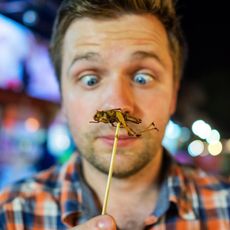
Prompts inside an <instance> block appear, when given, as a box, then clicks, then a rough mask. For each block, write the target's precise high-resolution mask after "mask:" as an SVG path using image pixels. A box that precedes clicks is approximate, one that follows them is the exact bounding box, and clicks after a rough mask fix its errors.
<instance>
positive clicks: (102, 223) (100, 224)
mask: <svg viewBox="0 0 230 230" xmlns="http://www.w3.org/2000/svg"><path fill="white" fill-rule="evenodd" d="M69 230H116V223H115V221H114V219H113V218H112V217H111V216H108V215H101V216H97V217H94V218H92V219H90V220H89V221H87V222H85V223H84V224H81V225H78V226H76V227H74V228H71V229H69Z"/></svg>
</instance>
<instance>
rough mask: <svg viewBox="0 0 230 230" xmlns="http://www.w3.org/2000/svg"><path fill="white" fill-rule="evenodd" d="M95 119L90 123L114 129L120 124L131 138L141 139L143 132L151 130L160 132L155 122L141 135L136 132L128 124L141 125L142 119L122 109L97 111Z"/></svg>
mask: <svg viewBox="0 0 230 230" xmlns="http://www.w3.org/2000/svg"><path fill="white" fill-rule="evenodd" d="M93 119H94V121H90V123H99V122H103V123H110V124H111V125H112V126H114V127H116V125H115V124H117V123H120V124H121V128H125V129H126V131H127V133H128V135H129V136H135V137H140V136H141V134H142V133H143V132H146V131H149V130H154V129H155V130H157V131H159V130H158V128H157V127H156V126H155V124H154V122H152V123H151V124H150V125H149V126H148V127H147V128H146V129H144V130H142V131H140V132H139V133H137V132H135V131H134V130H133V129H132V128H130V127H129V126H128V124H127V122H131V123H135V124H140V123H141V119H140V118H136V117H134V116H132V115H130V114H129V112H127V111H124V112H123V111H122V110H121V109H120V108H119V109H110V110H101V111H97V113H96V114H95V115H94V117H93Z"/></svg>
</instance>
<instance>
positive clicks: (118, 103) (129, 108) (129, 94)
mask: <svg viewBox="0 0 230 230" xmlns="http://www.w3.org/2000/svg"><path fill="white" fill-rule="evenodd" d="M104 97H105V98H104V104H103V109H104V110H107V109H118V108H120V109H122V110H123V111H126V112H130V113H133V111H134V102H135V100H134V95H133V91H132V86H131V85H130V83H129V82H128V81H127V80H125V79H124V78H117V79H116V80H114V81H111V82H110V84H109V85H108V86H107V88H106V91H105V94H104Z"/></svg>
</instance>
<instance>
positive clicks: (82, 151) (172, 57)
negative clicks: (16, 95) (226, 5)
mask: <svg viewBox="0 0 230 230" xmlns="http://www.w3.org/2000/svg"><path fill="white" fill-rule="evenodd" d="M51 54H52V59H53V62H54V66H55V69H56V73H57V76H58V78H59V81H60V88H61V92H62V106H63V109H64V111H65V114H66V117H67V119H68V124H69V127H70V130H71V133H72V135H73V138H74V140H75V142H76V145H77V147H78V149H79V154H78V153H75V154H73V156H72V158H71V159H70V161H69V162H67V164H66V165H64V166H62V167H55V168H52V169H50V170H48V171H46V172H44V173H41V174H39V175H37V176H36V177H35V178H31V179H29V180H27V181H24V182H19V184H16V185H15V186H13V187H12V188H9V189H8V190H6V191H5V192H4V193H3V194H1V195H0V205H1V208H0V226H1V228H2V229H30V230H31V229H32V230H35V229H49V230H51V229H67V228H71V229H75V230H83V229H89V230H90V229H110V230H114V229H122V230H130V229H132V230H140V229H195V230H197V229H202V230H203V229H223V230H225V229H226V230H227V229H229V228H230V223H229V219H230V195H229V191H230V186H229V184H227V183H224V182H219V181H218V180H217V179H215V178H214V177H209V176H207V175H206V174H205V173H203V172H200V171H199V170H195V169H191V168H185V167H182V166H180V165H178V164H177V163H176V162H174V160H173V159H171V157H170V156H169V155H168V154H167V153H166V151H165V150H164V149H163V148H162V145H161V142H162V138H163V135H164V131H165V127H166V125H167V123H168V121H169V118H170V116H171V115H172V114H173V113H174V111H175V107H176V101H177V91H178V87H179V82H180V75H181V72H182V67H183V39H182V36H181V32H180V26H179V22H178V19H177V17H176V14H175V9H174V5H173V1H170V0H130V1H129V0H103V1H102V0H98V1H96V0H79V1H77V0H67V1H64V2H63V4H62V5H61V7H60V10H59V12H58V16H57V19H56V23H55V27H54V32H53V37H52V41H51ZM116 108H121V109H122V111H124V112H128V113H129V114H130V115H132V116H135V117H139V118H141V119H142V125H141V126H140V125H132V123H128V124H129V125H130V127H132V128H133V129H136V128H137V127H138V130H142V129H144V128H145V127H147V126H148V125H149V124H150V123H151V122H154V123H155V124H156V126H157V128H158V129H159V131H156V130H153V131H148V132H145V133H143V135H142V136H141V137H130V136H128V134H127V132H126V130H125V129H120V135H119V141H118V146H117V157H116V159H115V165H114V174H113V175H114V177H113V180H112V188H111V192H110V198H109V204H108V208H107V213H108V214H109V215H100V213H101V206H102V203H103V199H104V193H105V187H106V182H107V173H108V170H109V164H110V158H111V151H112V146H113V140H114V132H115V127H112V126H110V125H108V124H104V123H98V124H92V123H90V121H92V119H93V116H94V115H95V113H96V111H97V110H110V109H116ZM139 126H140V127H139Z"/></svg>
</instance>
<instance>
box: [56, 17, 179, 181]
mask: <svg viewBox="0 0 230 230" xmlns="http://www.w3.org/2000/svg"><path fill="white" fill-rule="evenodd" d="M62 64H63V65H62V82H61V84H62V94H63V107H64V110H65V113H66V116H67V118H68V122H69V126H70V129H71V132H72V134H73V138H74V140H75V142H76V144H77V146H78V149H79V150H80V152H81V154H82V155H83V156H84V157H85V159H87V161H88V162H90V164H92V165H93V166H95V167H96V168H97V169H99V170H100V171H102V172H107V171H108V168H109V163H110V157H111V151H112V147H113V139H114V133H115V128H114V127H112V126H111V125H109V124H104V123H98V124H95V123H89V122H90V121H92V120H93V116H94V114H95V113H96V111H97V110H108V109H117V108H121V109H123V110H125V111H128V112H129V113H130V114H131V115H133V116H136V117H138V118H141V119H142V123H141V125H135V124H131V123H128V124H129V125H130V126H131V127H132V128H133V129H134V130H142V129H144V128H145V127H147V126H148V125H149V124H150V123H151V122H154V123H155V124H156V126H157V128H158V129H159V132H158V131H156V130H155V131H154V130H153V131H148V132H145V133H143V135H142V136H141V137H139V138H134V137H129V136H128V135H127V132H126V130H125V129H120V135H119V142H118V148H117V157H116V162H115V166H114V175H115V176H117V177H126V176H130V175H132V174H133V173H135V172H137V171H139V170H140V169H142V168H143V167H144V166H146V165H147V164H148V163H149V162H151V161H153V160H154V157H155V156H157V155H159V154H161V151H162V147H161V141H162V138H163V135H164V131H165V126H166V124H167V122H168V120H169V117H170V116H171V114H172V113H173V112H174V109H175V104H176V91H177V87H176V84H175V83H174V82H173V64H172V60H171V56H170V51H169V44H168V40H167V35H166V32H165V29H164V27H163V25H162V24H161V23H160V22H159V20H158V19H157V18H155V17H154V16H150V15H125V16H122V17H120V18H118V19H110V20H93V19H89V18H83V19H79V20H76V21H74V22H73V23H72V25H71V26H70V27H69V29H68V30H67V33H66V35H65V38H64V44H63V63H62Z"/></svg>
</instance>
